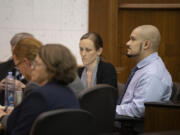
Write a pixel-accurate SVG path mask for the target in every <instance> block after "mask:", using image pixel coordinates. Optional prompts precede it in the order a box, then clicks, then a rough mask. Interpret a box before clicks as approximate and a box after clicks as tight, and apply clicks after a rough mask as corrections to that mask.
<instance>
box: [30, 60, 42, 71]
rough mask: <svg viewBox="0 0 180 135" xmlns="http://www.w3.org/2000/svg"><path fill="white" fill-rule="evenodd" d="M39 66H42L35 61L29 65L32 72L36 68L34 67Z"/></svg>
mask: <svg viewBox="0 0 180 135" xmlns="http://www.w3.org/2000/svg"><path fill="white" fill-rule="evenodd" d="M40 65H42V64H40V63H37V62H36V61H33V63H32V65H31V69H33V70H34V69H35V68H36V66H40Z"/></svg>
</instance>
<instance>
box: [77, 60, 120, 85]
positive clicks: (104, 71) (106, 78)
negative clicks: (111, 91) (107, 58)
mask: <svg viewBox="0 0 180 135" xmlns="http://www.w3.org/2000/svg"><path fill="white" fill-rule="evenodd" d="M83 70H84V67H81V68H79V69H78V75H79V77H80V78H81V75H82V72H83ZM96 78H97V80H96V81H97V82H96V84H109V85H111V86H113V87H115V88H117V73H116V70H115V68H114V66H113V65H112V64H110V63H107V62H104V61H101V60H100V62H99V65H98V69H97V76H96Z"/></svg>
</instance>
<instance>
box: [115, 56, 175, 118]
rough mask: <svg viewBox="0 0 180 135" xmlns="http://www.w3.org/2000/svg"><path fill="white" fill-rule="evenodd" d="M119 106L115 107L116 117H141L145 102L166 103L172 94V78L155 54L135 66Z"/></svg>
mask: <svg viewBox="0 0 180 135" xmlns="http://www.w3.org/2000/svg"><path fill="white" fill-rule="evenodd" d="M136 66H137V67H138V68H139V70H137V71H136V73H135V74H134V76H133V78H132V80H131V81H130V83H129V85H128V87H127V90H126V93H125V95H124V97H123V99H122V102H121V104H120V105H117V106H116V113H117V114H118V115H125V116H131V117H143V116H144V111H145V106H144V103H145V102H150V101H168V100H169V98H170V96H171V93H172V78H171V75H170V74H169V72H168V71H167V69H166V67H165V65H164V63H163V61H162V60H161V58H160V57H159V56H158V54H157V53H153V54H151V55H150V56H148V57H146V58H144V59H143V60H141V61H140V62H139V63H138V64H137V65H136Z"/></svg>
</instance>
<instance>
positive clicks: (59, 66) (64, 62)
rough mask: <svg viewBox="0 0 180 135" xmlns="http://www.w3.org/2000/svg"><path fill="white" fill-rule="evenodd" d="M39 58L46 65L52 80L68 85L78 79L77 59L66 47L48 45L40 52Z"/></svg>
mask: <svg viewBox="0 0 180 135" xmlns="http://www.w3.org/2000/svg"><path fill="white" fill-rule="evenodd" d="M39 57H40V58H41V59H42V61H43V63H44V64H45V65H46V69H47V72H49V73H50V75H52V77H51V78H50V80H55V81H57V82H59V83H61V84H65V85H67V84H68V83H70V82H72V81H73V80H74V79H75V78H76V75H77V73H76V72H77V63H76V59H75V57H74V56H73V54H72V53H71V51H70V50H69V49H68V48H66V47H65V46H63V45H61V44H46V45H45V46H43V47H42V48H41V49H40V50H39ZM50 80H49V81H50Z"/></svg>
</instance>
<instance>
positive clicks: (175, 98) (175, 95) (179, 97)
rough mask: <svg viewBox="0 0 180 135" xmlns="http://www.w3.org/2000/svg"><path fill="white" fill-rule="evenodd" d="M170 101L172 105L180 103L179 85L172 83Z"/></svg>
mask: <svg viewBox="0 0 180 135" xmlns="http://www.w3.org/2000/svg"><path fill="white" fill-rule="evenodd" d="M170 100H171V101H172V102H174V103H176V102H180V83H178V82H174V83H173V88H172V95H171V98H170Z"/></svg>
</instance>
